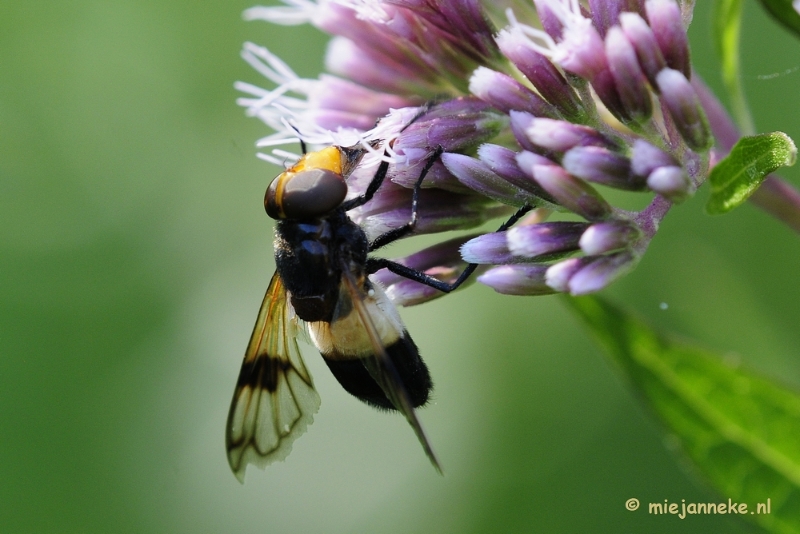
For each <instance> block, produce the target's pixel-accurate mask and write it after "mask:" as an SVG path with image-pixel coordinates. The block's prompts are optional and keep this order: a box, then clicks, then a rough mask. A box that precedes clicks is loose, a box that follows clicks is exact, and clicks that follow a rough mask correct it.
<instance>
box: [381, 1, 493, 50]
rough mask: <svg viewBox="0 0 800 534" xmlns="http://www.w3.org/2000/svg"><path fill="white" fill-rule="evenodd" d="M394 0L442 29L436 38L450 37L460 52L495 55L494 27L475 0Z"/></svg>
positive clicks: (445, 38)
mask: <svg viewBox="0 0 800 534" xmlns="http://www.w3.org/2000/svg"><path fill="white" fill-rule="evenodd" d="M387 3H388V2H387ZM393 3H394V4H395V5H400V6H404V7H407V8H409V9H412V10H414V11H415V12H417V13H418V15H419V17H420V18H421V19H423V20H426V21H427V22H429V23H430V24H431V25H432V26H434V27H436V28H437V29H438V30H440V31H441V32H442V33H443V35H442V36H440V37H439V38H438V39H437V40H439V41H447V40H449V41H451V42H452V43H454V44H455V45H456V46H457V47H458V48H459V49H460V50H459V52H460V54H462V55H471V56H474V58H475V60H476V61H481V60H486V59H493V58H495V57H496V56H497V55H498V51H497V46H496V44H495V42H494V39H493V34H494V33H495V31H494V28H492V25H491V24H490V23H489V21H488V19H487V18H486V16H485V15H484V12H483V9H482V7H481V4H480V2H479V1H478V0H462V1H459V2H429V1H427V0H395V1H394V2H393Z"/></svg>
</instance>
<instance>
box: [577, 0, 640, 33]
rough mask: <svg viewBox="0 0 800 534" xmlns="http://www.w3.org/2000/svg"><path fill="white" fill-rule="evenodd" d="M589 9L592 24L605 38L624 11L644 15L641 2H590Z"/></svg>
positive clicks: (625, 0)
mask: <svg viewBox="0 0 800 534" xmlns="http://www.w3.org/2000/svg"><path fill="white" fill-rule="evenodd" d="M589 8H590V11H591V13H592V22H593V23H594V26H595V27H596V28H597V29H598V30H599V31H600V35H602V36H603V37H606V36H607V32H608V30H609V28H611V27H612V26H614V25H615V24H616V23H617V20H618V18H619V14H620V13H622V12H623V11H633V12H637V13H639V14H644V7H643V6H642V1H641V0H611V1H609V0H589Z"/></svg>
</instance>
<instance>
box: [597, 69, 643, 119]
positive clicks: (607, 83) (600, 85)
mask: <svg viewBox="0 0 800 534" xmlns="http://www.w3.org/2000/svg"><path fill="white" fill-rule="evenodd" d="M592 89H594V92H595V93H596V94H597V97H598V98H599V99H600V101H601V102H602V103H603V105H604V106H605V107H606V109H607V110H608V111H610V112H611V114H612V115H614V117H616V118H617V119H618V120H619V121H620V122H622V123H623V124H627V123H629V122H631V121H632V120H633V117H631V116H630V115H629V114H628V110H627V108H626V107H625V105H624V104H623V103H622V97H621V96H620V94H619V91H617V83H616V81H615V80H614V76H613V74H612V73H611V69H610V68H608V67H606V68H605V69H603V70H602V71H600V72H598V73H597V74H596V75H595V77H594V79H592Z"/></svg>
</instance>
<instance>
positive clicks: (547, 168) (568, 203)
mask: <svg viewBox="0 0 800 534" xmlns="http://www.w3.org/2000/svg"><path fill="white" fill-rule="evenodd" d="M533 178H534V179H535V180H536V181H537V182H538V183H539V185H541V186H542V188H543V189H544V190H545V191H547V192H548V193H550V195H551V196H552V197H553V198H554V199H556V201H557V202H558V204H560V205H561V206H563V207H565V208H567V209H568V210H570V211H572V212H573V213H577V214H578V215H580V216H581V217H583V218H584V219H586V220H589V221H601V220H604V219H607V218H608V217H610V216H611V214H612V209H611V206H610V205H609V204H608V202H606V201H605V200H604V199H603V197H602V196H601V195H600V193H598V192H597V191H596V190H595V189H594V188H593V187H592V186H590V185H589V184H587V183H586V182H584V181H583V180H581V179H579V178H575V177H574V176H571V175H570V174H569V173H567V171H565V170H564V169H562V168H561V167H556V166H555V165H537V166H534V167H533Z"/></svg>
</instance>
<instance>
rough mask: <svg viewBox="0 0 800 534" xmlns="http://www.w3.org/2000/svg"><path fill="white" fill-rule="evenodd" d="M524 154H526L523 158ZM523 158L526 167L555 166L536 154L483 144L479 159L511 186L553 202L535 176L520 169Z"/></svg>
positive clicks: (479, 149)
mask: <svg viewBox="0 0 800 534" xmlns="http://www.w3.org/2000/svg"><path fill="white" fill-rule="evenodd" d="M523 154H525V155H524V156H523ZM518 157H519V158H521V159H522V161H524V162H525V164H526V165H530V167H529V168H531V169H532V168H533V165H534V164H536V165H547V164H551V165H555V163H554V162H552V161H550V160H549V159H547V158H545V157H544V156H539V155H538V154H534V153H533V152H523V153H520V154H517V153H516V152H514V151H513V150H511V149H508V148H506V147H503V146H500V145H492V144H488V143H486V144H483V145H481V146H480V148H478V158H479V159H480V160H481V161H482V162H484V163H485V164H486V165H488V166H489V168H490V169H491V170H493V171H494V172H496V173H497V174H498V175H499V176H500V177H501V178H503V179H504V180H506V181H508V183H510V184H511V185H514V186H516V187H518V188H520V189H522V190H523V191H527V192H528V193H531V194H532V195H535V196H537V197H544V198H545V199H547V200H548V201H549V202H552V199H551V198H550V195H548V194H547V192H546V191H545V190H544V189H542V188H541V187H540V186H539V184H537V183H536V181H535V180H533V175H529V174H526V173H525V172H523V171H522V169H520V168H519V164H518V163H517V158H518Z"/></svg>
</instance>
